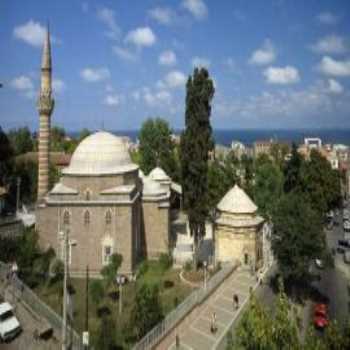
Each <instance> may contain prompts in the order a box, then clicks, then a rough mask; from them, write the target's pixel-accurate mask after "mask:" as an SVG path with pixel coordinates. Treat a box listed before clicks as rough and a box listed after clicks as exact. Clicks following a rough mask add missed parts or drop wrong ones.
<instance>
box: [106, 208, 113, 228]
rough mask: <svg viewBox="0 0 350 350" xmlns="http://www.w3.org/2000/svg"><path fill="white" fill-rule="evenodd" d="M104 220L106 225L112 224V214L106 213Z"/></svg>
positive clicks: (108, 211)
mask: <svg viewBox="0 0 350 350" xmlns="http://www.w3.org/2000/svg"><path fill="white" fill-rule="evenodd" d="M105 219H106V224H107V225H110V224H111V222H112V213H111V211H110V210H107V211H106V218H105Z"/></svg>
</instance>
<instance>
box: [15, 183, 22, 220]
mask: <svg viewBox="0 0 350 350" xmlns="http://www.w3.org/2000/svg"><path fill="white" fill-rule="evenodd" d="M20 191H21V178H20V177H17V196H16V215H17V214H18V212H19V198H20Z"/></svg>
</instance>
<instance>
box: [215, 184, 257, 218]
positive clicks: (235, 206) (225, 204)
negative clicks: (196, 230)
mask: <svg viewBox="0 0 350 350" xmlns="http://www.w3.org/2000/svg"><path fill="white" fill-rule="evenodd" d="M217 208H218V209H219V210H220V211H224V212H228V213H233V214H254V213H256V211H257V209H258V208H257V206H256V205H255V204H254V203H253V201H252V200H251V199H250V198H249V196H248V195H247V194H246V193H245V192H244V191H243V190H242V189H241V188H240V187H239V186H238V185H235V186H234V187H233V188H231V189H230V190H229V191H228V192H227V193H226V194H225V196H224V197H223V198H222V199H221V201H220V203H219V204H218V206H217Z"/></svg>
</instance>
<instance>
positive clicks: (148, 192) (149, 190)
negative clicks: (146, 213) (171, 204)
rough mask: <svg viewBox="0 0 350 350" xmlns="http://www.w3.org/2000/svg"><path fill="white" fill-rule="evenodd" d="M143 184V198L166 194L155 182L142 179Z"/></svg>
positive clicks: (147, 178)
mask: <svg viewBox="0 0 350 350" xmlns="http://www.w3.org/2000/svg"><path fill="white" fill-rule="evenodd" d="M142 182H143V191H142V193H143V195H144V196H160V195H166V194H167V192H166V191H165V190H164V189H163V188H162V186H161V185H160V184H159V183H158V182H157V181H154V180H152V179H151V178H149V177H144V178H143V179H142Z"/></svg>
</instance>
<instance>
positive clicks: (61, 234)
mask: <svg viewBox="0 0 350 350" xmlns="http://www.w3.org/2000/svg"><path fill="white" fill-rule="evenodd" d="M68 235H69V230H66V232H64V231H60V232H59V237H60V240H61V241H63V252H64V253H63V264H64V276H63V324H62V350H66V349H67V274H68Z"/></svg>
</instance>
